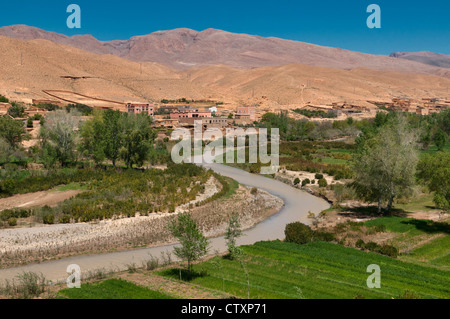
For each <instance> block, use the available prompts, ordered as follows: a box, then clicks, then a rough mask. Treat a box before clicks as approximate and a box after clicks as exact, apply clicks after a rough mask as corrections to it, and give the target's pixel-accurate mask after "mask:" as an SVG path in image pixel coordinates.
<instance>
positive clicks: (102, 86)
mask: <svg viewBox="0 0 450 319" xmlns="http://www.w3.org/2000/svg"><path fill="white" fill-rule="evenodd" d="M1 35H3V36H1ZM0 59H1V62H0V94H3V95H7V96H9V97H11V98H12V99H15V100H22V101H27V102H28V101H30V100H31V99H32V98H48V96H47V95H46V94H45V93H44V92H43V90H67V91H72V92H77V93H81V94H86V95H89V96H92V97H97V98H103V99H110V100H114V101H124V102H125V101H130V100H133V101H134V100H153V101H158V100H160V99H163V98H169V99H173V98H180V97H186V98H192V99H214V100H217V101H224V102H226V103H233V104H236V103H262V105H263V106H265V107H267V108H268V109H271V108H285V107H294V106H301V105H305V104H308V103H312V104H324V103H330V102H341V101H346V102H349V103H355V104H359V105H367V100H371V101H374V100H375V101H378V100H379V101H390V100H391V99H392V98H393V97H417V98H423V97H447V96H449V92H448V90H449V89H448V88H449V87H450V70H449V69H447V68H443V67H437V66H432V65H427V64H424V63H422V62H416V61H410V60H408V59H404V58H398V57H388V56H378V55H370V54H364V53H358V52H352V51H347V50H342V49H335V48H328V47H321V46H317V45H312V44H307V43H302V42H296V41H289V40H282V39H276V38H263V37H258V36H252V35H244V34H233V33H229V32H225V31H220V30H214V29H208V30H205V31H202V32H197V31H193V30H189V29H176V30H172V31H159V32H154V33H152V34H149V35H146V36H139V37H133V38H131V39H130V40H126V41H122V40H118V41H109V42H101V41H98V40H96V39H95V38H94V37H92V36H90V35H81V36H73V37H67V36H65V35H61V34H57V33H52V32H47V31H44V30H40V29H37V28H33V27H28V26H10V27H3V28H0ZM71 77H81V78H79V79H74V78H71Z"/></svg>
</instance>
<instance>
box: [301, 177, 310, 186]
mask: <svg viewBox="0 0 450 319" xmlns="http://www.w3.org/2000/svg"><path fill="white" fill-rule="evenodd" d="M310 183H311V181H310V180H309V178H306V179H304V180H303V182H302V186H306V185H308V184H310Z"/></svg>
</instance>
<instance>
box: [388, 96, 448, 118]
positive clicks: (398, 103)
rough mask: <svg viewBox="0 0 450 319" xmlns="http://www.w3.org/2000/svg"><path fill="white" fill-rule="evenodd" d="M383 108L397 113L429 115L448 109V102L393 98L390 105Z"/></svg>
mask: <svg viewBox="0 0 450 319" xmlns="http://www.w3.org/2000/svg"><path fill="white" fill-rule="evenodd" d="M385 106H386V107H387V108H389V109H391V110H394V111H398V112H408V113H416V114H420V115H428V114H431V113H439V112H441V111H442V110H445V109H447V108H450V100H448V99H437V98H423V99H421V100H415V99H405V98H395V99H392V103H389V104H387V105H385Z"/></svg>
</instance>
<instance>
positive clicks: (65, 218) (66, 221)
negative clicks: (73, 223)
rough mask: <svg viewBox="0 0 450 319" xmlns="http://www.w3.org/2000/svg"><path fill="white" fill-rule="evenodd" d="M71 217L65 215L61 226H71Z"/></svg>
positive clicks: (60, 220)
mask: <svg viewBox="0 0 450 319" xmlns="http://www.w3.org/2000/svg"><path fill="white" fill-rule="evenodd" d="M70 220H71V218H70V215H63V216H62V217H61V218H60V219H59V223H60V224H70Z"/></svg>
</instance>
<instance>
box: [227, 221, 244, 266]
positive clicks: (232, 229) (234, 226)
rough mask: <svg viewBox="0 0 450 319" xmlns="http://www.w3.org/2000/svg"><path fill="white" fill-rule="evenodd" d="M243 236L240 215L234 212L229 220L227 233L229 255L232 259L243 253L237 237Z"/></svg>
mask: <svg viewBox="0 0 450 319" xmlns="http://www.w3.org/2000/svg"><path fill="white" fill-rule="evenodd" d="M241 236H242V230H241V224H240V222H239V215H238V214H234V215H233V216H232V217H231V218H230V219H229V220H228V227H227V231H226V233H225V239H226V240H227V247H228V256H229V258H230V259H235V258H237V257H238V256H239V255H241V254H242V251H241V249H240V248H239V247H237V246H236V239H237V238H239V237H241Z"/></svg>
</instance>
